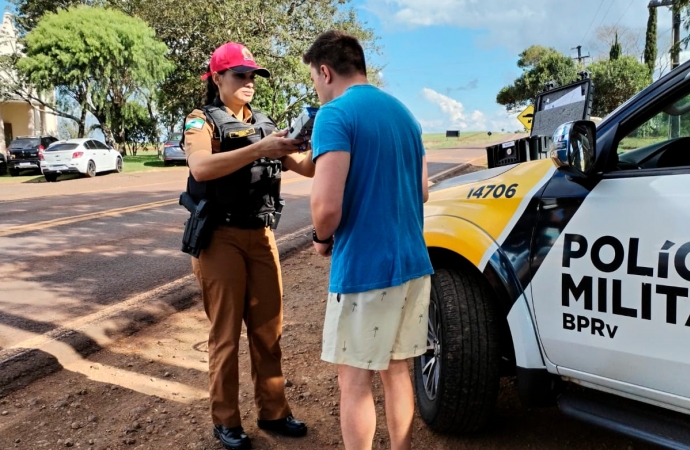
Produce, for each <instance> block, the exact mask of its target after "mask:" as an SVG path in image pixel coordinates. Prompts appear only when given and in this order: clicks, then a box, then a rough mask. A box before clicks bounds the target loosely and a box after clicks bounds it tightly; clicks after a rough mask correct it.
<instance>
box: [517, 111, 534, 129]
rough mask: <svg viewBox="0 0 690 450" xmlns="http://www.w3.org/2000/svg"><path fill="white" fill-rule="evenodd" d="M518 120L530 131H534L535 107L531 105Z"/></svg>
mask: <svg viewBox="0 0 690 450" xmlns="http://www.w3.org/2000/svg"><path fill="white" fill-rule="evenodd" d="M517 119H518V120H519V121H520V123H521V124H523V125H524V126H525V128H527V130H528V131H531V130H532V119H534V105H529V106H528V107H527V108H525V110H524V111H522V112H521V113H520V115H519V116H517Z"/></svg>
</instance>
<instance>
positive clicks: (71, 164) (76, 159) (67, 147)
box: [41, 139, 122, 181]
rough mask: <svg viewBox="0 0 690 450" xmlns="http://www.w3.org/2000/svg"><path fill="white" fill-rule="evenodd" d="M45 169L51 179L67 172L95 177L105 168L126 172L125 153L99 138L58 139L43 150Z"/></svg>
mask: <svg viewBox="0 0 690 450" xmlns="http://www.w3.org/2000/svg"><path fill="white" fill-rule="evenodd" d="M41 171H42V172H43V176H44V177H45V178H46V180H47V181H55V180H56V179H57V177H58V176H60V175H62V174H66V173H81V174H83V175H86V176H87V177H95V176H96V174H97V173H101V172H122V155H120V153H119V152H118V151H117V150H115V149H114V148H112V147H109V146H107V145H105V144H104V143H103V142H100V141H97V140H95V139H69V140H66V141H58V142H55V143H54V144H52V145H51V146H50V147H48V148H47V149H46V150H45V151H44V152H43V153H42V155H41Z"/></svg>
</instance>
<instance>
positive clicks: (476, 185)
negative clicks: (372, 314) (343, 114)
mask: <svg viewBox="0 0 690 450" xmlns="http://www.w3.org/2000/svg"><path fill="white" fill-rule="evenodd" d="M550 156H551V157H550V158H545V159H538V160H534V161H528V162H523V163H519V164H513V165H509V166H502V167H495V168H492V169H488V170H483V171H480V172H475V173H472V174H468V175H465V176H460V177H457V178H453V179H450V180H446V181H444V182H442V183H440V184H439V185H437V186H435V187H434V188H433V189H432V191H433V192H432V194H431V197H430V200H429V202H428V203H427V205H426V207H425V222H424V226H425V238H426V242H427V247H428V250H429V254H430V255H431V258H432V262H433V264H434V268H435V275H434V276H433V285H432V301H431V305H430V310H429V333H428V336H429V337H428V347H427V349H428V351H427V353H426V354H425V355H423V356H421V357H419V358H417V359H416V360H415V364H414V368H415V390H416V397H417V404H418V407H419V410H420V413H421V416H422V418H423V419H424V420H425V421H426V423H427V424H428V425H429V426H430V427H431V428H432V429H435V430H441V431H456V432H471V431H475V430H478V429H480V428H481V427H482V426H483V425H485V424H486V423H487V421H488V420H489V419H490V417H491V414H492V411H493V409H494V405H495V403H496V399H497V394H498V388H499V379H500V377H502V376H509V375H510V376H515V380H516V386H517V389H518V392H519V395H520V398H521V400H523V402H524V403H526V404H528V405H548V404H554V403H557V404H558V406H559V408H560V409H561V411H563V412H564V413H565V414H568V415H570V416H573V417H576V418H578V419H582V420H585V421H589V422H591V423H594V424H597V425H600V426H604V427H607V428H609V429H612V430H615V431H618V432H622V433H625V434H628V435H631V436H634V437H636V438H638V439H642V440H646V441H649V442H653V443H656V444H658V445H662V446H665V447H668V448H676V449H680V448H690V416H688V414H690V351H689V350H688V347H686V345H688V344H689V343H690V291H689V290H690V258H689V257H688V256H689V255H690V64H684V65H682V66H680V67H679V68H677V69H676V70H674V71H672V72H671V73H669V74H668V75H666V76H665V77H663V78H661V79H659V80H658V81H656V82H655V83H653V84H652V85H651V86H649V87H648V88H647V89H645V90H644V91H642V92H640V93H639V94H638V95H636V96H635V97H633V98H632V99H630V100H629V101H628V102H626V103H625V104H624V105H622V106H621V107H620V108H618V109H617V110H616V111H614V112H613V113H612V114H610V115H609V116H608V117H606V118H605V119H604V120H602V121H601V122H600V123H599V124H598V125H596V126H595V125H594V123H592V122H590V121H576V122H571V123H568V124H565V125H563V126H561V127H560V128H559V129H558V131H557V132H556V134H555V135H554V142H553V144H552V151H551V153H550ZM574 385H577V386H576V387H575V386H574Z"/></svg>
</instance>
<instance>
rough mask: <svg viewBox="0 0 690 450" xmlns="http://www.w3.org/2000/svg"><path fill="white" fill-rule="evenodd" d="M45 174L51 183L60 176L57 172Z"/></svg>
mask: <svg viewBox="0 0 690 450" xmlns="http://www.w3.org/2000/svg"><path fill="white" fill-rule="evenodd" d="M43 176H44V177H45V178H46V181H47V182H49V183H52V182H54V181H57V178H58V174H56V173H46V174H44V175H43Z"/></svg>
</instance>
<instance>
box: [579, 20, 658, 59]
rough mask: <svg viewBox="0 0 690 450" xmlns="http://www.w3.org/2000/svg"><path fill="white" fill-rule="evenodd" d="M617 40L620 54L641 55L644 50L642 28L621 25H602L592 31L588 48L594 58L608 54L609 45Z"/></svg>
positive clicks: (603, 57)
mask: <svg viewBox="0 0 690 450" xmlns="http://www.w3.org/2000/svg"><path fill="white" fill-rule="evenodd" d="M616 40H618V43H620V46H621V54H626V55H633V56H639V57H642V55H643V52H644V29H643V28H630V27H626V26H623V25H603V26H600V27H598V28H597V29H596V30H595V31H594V37H593V39H592V40H591V41H590V42H589V45H588V48H589V49H590V51H591V52H592V54H593V55H592V56H593V57H594V59H595V60H597V59H605V58H607V57H608V56H609V52H610V50H611V46H612V45H613V44H614V43H615V42H616Z"/></svg>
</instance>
